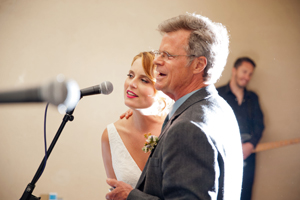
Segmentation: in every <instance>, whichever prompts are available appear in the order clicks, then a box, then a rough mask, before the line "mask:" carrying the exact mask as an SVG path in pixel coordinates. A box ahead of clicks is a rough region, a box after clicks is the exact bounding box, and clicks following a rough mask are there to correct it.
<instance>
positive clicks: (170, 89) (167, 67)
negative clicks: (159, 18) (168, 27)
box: [154, 30, 193, 101]
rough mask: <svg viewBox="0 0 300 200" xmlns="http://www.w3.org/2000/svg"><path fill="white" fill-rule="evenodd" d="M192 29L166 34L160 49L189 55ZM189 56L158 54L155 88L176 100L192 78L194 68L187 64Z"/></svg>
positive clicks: (170, 52)
mask: <svg viewBox="0 0 300 200" xmlns="http://www.w3.org/2000/svg"><path fill="white" fill-rule="evenodd" d="M189 36H190V31H186V30H178V31H175V32H170V33H166V34H164V36H163V38H162V41H161V44H160V47H159V51H161V52H162V51H165V52H168V53H169V54H170V55H187V53H186V50H185V49H186V48H187V45H188V38H189ZM188 61H189V58H188V57H187V56H178V57H170V58H165V59H163V58H162V57H161V56H158V57H156V58H155V59H154V64H155V65H157V68H156V71H157V72H158V75H157V77H156V83H155V88H156V89H157V90H161V91H163V92H164V93H165V94H167V95H168V96H169V97H170V98H172V99H174V100H175V101H176V100H177V99H178V98H177V97H181V96H180V95H181V94H182V93H184V91H185V89H186V87H188V86H189V84H190V82H191V79H192V75H193V73H192V71H191V70H192V69H191V67H189V66H187V64H188Z"/></svg>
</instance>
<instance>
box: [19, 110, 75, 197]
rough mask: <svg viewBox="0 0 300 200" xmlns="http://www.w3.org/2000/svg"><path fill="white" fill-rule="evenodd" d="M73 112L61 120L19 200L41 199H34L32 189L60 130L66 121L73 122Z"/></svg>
mask: <svg viewBox="0 0 300 200" xmlns="http://www.w3.org/2000/svg"><path fill="white" fill-rule="evenodd" d="M73 112H74V109H73V110H72V111H69V112H67V113H66V114H65V116H64V118H63V121H62V123H61V125H60V127H59V129H58V131H57V132H56V135H55V137H54V139H53V140H52V142H51V145H50V147H49V148H48V150H47V153H46V155H45V156H44V159H43V160H42V162H41V164H40V167H39V168H38V170H37V172H36V173H35V175H34V177H33V179H32V181H31V183H29V184H28V185H27V187H26V188H25V191H24V193H23V195H22V197H21V198H20V200H38V199H41V197H35V196H33V195H32V192H33V189H34V188H35V183H36V182H37V181H38V179H39V178H40V176H41V175H42V173H43V171H44V168H45V163H46V161H47V158H49V156H50V154H51V152H52V150H53V148H54V145H55V144H56V142H57V140H58V138H59V136H60V134H61V132H62V130H63V129H64V127H65V125H66V123H67V122H68V121H73V119H74V117H73V115H72V114H73Z"/></svg>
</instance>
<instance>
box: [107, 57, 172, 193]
mask: <svg viewBox="0 0 300 200" xmlns="http://www.w3.org/2000/svg"><path fill="white" fill-rule="evenodd" d="M154 58H155V55H154V54H153V53H152V52H141V53H139V54H138V55H136V56H135V57H134V58H133V61H132V64H131V68H130V70H129V72H128V74H127V78H126V80H125V83H124V101H125V105H126V106H128V107H129V108H130V110H132V116H131V117H129V118H128V119H126V118H123V119H119V120H118V121H116V122H115V123H112V124H109V125H108V126H107V128H106V129H105V130H104V132H103V135H102V139H101V142H102V158H103V162H104V165H105V170H106V175H107V177H108V178H113V179H117V180H119V181H123V182H125V183H128V184H130V185H131V186H132V187H133V188H134V187H135V185H136V183H137V181H138V179H139V177H140V175H141V172H142V170H143V169H144V166H145V164H146V161H147V159H148V157H149V154H150V152H147V153H145V152H144V151H143V150H142V148H143V146H144V145H145V141H146V138H145V136H144V134H147V133H151V135H154V136H157V137H158V136H159V134H160V132H161V127H162V124H163V121H164V119H165V117H166V115H167V113H168V107H169V105H170V104H171V102H172V100H171V99H170V98H169V97H167V96H166V95H164V94H163V93H162V92H159V91H157V90H156V89H155V88H154V83H155V68H156V66H155V65H154V64H153V60H154Z"/></svg>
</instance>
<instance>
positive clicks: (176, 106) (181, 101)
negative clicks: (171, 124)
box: [168, 89, 201, 119]
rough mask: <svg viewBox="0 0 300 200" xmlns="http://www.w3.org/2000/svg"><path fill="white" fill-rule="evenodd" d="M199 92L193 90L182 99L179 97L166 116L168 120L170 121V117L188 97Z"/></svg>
mask: <svg viewBox="0 0 300 200" xmlns="http://www.w3.org/2000/svg"><path fill="white" fill-rule="evenodd" d="M199 90H201V89H199ZM199 90H195V91H193V92H190V93H188V94H186V95H184V96H183V97H181V98H180V99H178V100H177V101H175V103H174V104H173V106H172V109H171V111H170V112H169V114H168V116H169V119H171V117H172V116H173V115H174V113H175V111H176V110H177V109H178V108H179V107H180V106H181V105H182V104H183V103H184V102H185V101H186V100H187V99H188V98H189V97H190V96H192V95H193V94H194V93H195V92H197V91H199Z"/></svg>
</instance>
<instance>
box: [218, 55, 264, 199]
mask: <svg viewBox="0 0 300 200" xmlns="http://www.w3.org/2000/svg"><path fill="white" fill-rule="evenodd" d="M255 66H256V65H255V63H254V62H253V60H251V59H250V58H248V57H242V58H239V59H237V60H236V62H235V64H234V67H233V68H232V75H231V79H230V82H229V83H228V84H227V85H225V86H222V87H219V88H218V89H217V90H218V92H219V95H220V96H221V97H223V98H224V99H225V100H226V101H227V103H228V104H229V105H230V106H231V108H232V109H233V111H234V114H235V116H236V118H237V121H238V124H239V128H240V133H241V137H242V142H243V145H242V148H243V156H244V174H243V185H242V194H241V199H242V200H250V199H251V193H252V185H253V181H254V169H255V154H254V153H252V151H253V150H254V148H255V147H256V145H257V143H258V141H259V140H260V138H261V136H262V132H263V130H264V123H263V113H262V111H261V109H260V106H259V103H258V96H257V95H256V94H255V93H254V92H251V91H248V90H246V86H247V85H248V83H249V81H250V80H251V78H252V75H253V72H254V68H255Z"/></svg>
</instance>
